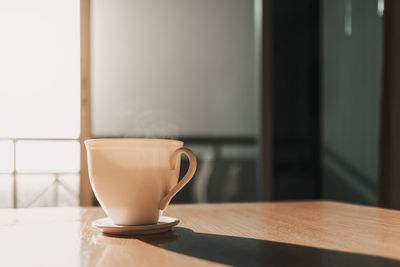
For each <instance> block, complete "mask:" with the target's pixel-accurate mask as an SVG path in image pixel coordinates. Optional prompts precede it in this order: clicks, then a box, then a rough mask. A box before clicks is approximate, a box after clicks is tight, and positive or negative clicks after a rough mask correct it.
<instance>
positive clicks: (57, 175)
mask: <svg viewBox="0 0 400 267" xmlns="http://www.w3.org/2000/svg"><path fill="white" fill-rule="evenodd" d="M0 141H11V142H12V143H13V157H14V158H13V169H12V171H11V172H0V174H6V175H12V177H13V181H12V196H13V201H12V202H13V207H14V208H17V207H18V208H29V207H31V206H32V205H33V204H34V203H35V202H37V201H38V200H39V199H40V198H41V197H42V196H43V195H45V194H46V193H47V192H48V191H49V190H50V189H51V188H53V187H54V189H55V190H54V195H53V202H54V206H56V205H58V203H59V190H58V188H59V187H62V188H63V189H64V190H65V191H66V192H68V193H69V194H70V196H73V197H78V196H77V195H76V193H75V192H74V190H73V189H72V188H71V187H70V186H68V185H67V184H66V183H64V182H63V181H61V180H60V176H61V175H71V174H72V175H79V172H21V171H20V172H18V171H17V150H16V145H17V142H18V141H79V139H72V138H7V137H0ZM18 175H52V176H53V177H54V181H53V182H52V183H51V184H49V185H48V186H47V187H46V188H45V189H43V190H42V191H40V192H39V193H38V194H36V196H34V197H33V198H32V199H31V200H30V201H29V202H28V204H27V205H24V206H23V207H21V206H19V205H18V197H17V196H18V194H17V193H18V184H17V176H18Z"/></svg>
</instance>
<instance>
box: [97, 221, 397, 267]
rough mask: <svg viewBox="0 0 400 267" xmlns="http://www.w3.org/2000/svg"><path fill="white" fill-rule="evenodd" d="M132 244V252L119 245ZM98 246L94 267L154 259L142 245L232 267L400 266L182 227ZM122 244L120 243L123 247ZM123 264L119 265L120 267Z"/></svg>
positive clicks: (103, 240)
mask: <svg viewBox="0 0 400 267" xmlns="http://www.w3.org/2000/svg"><path fill="white" fill-rule="evenodd" d="M120 239H125V240H124V242H127V243H131V242H133V243H135V249H128V248H127V247H125V246H124V245H123V244H121V242H120ZM96 240H97V241H96V243H97V245H101V246H102V252H101V254H102V257H101V258H100V260H99V261H98V262H97V263H96V265H97V266H109V265H108V264H112V263H115V262H118V260H119V259H125V260H126V259H128V260H129V261H138V262H140V261H141V260H143V259H144V260H146V261H147V259H151V257H153V258H154V257H155V254H154V252H155V250H153V251H149V250H148V249H144V248H142V246H145V244H150V245H152V246H154V248H155V249H157V248H156V247H159V248H163V249H166V250H168V251H173V252H176V253H179V254H183V255H187V256H191V257H195V258H199V259H204V260H208V261H212V262H216V263H222V264H227V265H234V266H307V267H308V266H324V267H328V266H363V267H364V266H385V267H391V266H400V261H396V260H392V259H388V258H383V257H377V256H372V255H364V254H357V253H348V252H341V251H334V250H328V249H321V248H314V247H306V246H301V245H293V244H286V243H280V242H274V241H266V240H260V239H253V238H243V237H236V236H227V235H216V234H205V233H196V232H194V231H192V230H190V229H187V228H183V227H174V228H173V231H169V232H166V233H161V234H154V235H147V236H135V237H116V236H112V235H102V234H99V235H98V236H97V237H96ZM124 242H123V243H124ZM123 262H125V263H126V261H121V264H122V263H123Z"/></svg>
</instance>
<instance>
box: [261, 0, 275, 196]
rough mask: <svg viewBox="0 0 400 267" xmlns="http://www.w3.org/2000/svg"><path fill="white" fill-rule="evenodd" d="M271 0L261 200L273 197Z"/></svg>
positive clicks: (267, 4)
mask: <svg viewBox="0 0 400 267" xmlns="http://www.w3.org/2000/svg"><path fill="white" fill-rule="evenodd" d="M271 2H272V1H271V0H263V1H262V74H261V75H262V86H261V91H262V93H261V165H262V166H261V177H262V183H261V186H262V190H261V200H272V198H273V188H272V187H273V178H272V175H273V164H272V149H273V147H272V144H273V142H272V138H273V136H272V135H273V131H272V130H273V129H272V110H273V109H272V75H271V71H272V69H271V62H272V59H271V43H272V31H271V29H272V26H271V23H272V11H271V5H272V3H271Z"/></svg>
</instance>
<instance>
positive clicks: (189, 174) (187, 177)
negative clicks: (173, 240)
mask: <svg viewBox="0 0 400 267" xmlns="http://www.w3.org/2000/svg"><path fill="white" fill-rule="evenodd" d="M181 154H185V155H186V156H187V157H188V159H189V169H188V170H187V172H186V174H185V176H184V177H183V178H182V179H181V180H180V181H179V182H178V183H177V184H176V185H175V186H174V187H173V188H172V189H171V190H170V191H169V192H168V194H167V195H166V196H164V197H163V198H162V199H161V201H160V206H159V209H160V210H164V209H165V208H166V207H167V205H168V204H169V202H170V201H171V199H172V198H173V197H174V196H175V195H176V193H178V192H179V191H180V190H181V189H182V188H183V187H184V186H185V185H186V184H187V183H188V182H189V181H190V179H192V177H193V175H194V173H195V172H196V168H197V159H196V156H195V155H194V154H193V152H192V150H190V149H188V148H186V147H181V148H178V149H177V150H175V151H174V153H172V155H171V160H170V166H171V169H172V170H173V169H174V168H175V166H176V160H177V157H178V156H180V155H181Z"/></svg>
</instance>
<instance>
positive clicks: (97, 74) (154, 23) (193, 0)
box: [91, 0, 260, 137]
mask: <svg viewBox="0 0 400 267" xmlns="http://www.w3.org/2000/svg"><path fill="white" fill-rule="evenodd" d="M91 3H92V10H91V34H92V35H91V42H92V43H91V51H92V55H91V56H92V59H91V60H92V61H91V63H92V133H93V136H95V137H96V136H97V137H98V136H159V137H177V136H202V135H206V136H221V135H225V136H226V135H228V136H256V135H257V131H258V123H259V114H258V101H259V100H258V97H257V95H258V90H259V89H258V84H259V81H258V77H259V74H258V72H259V71H260V70H259V68H258V67H257V66H256V65H257V61H258V60H259V59H258V58H259V57H260V55H256V54H257V53H256V52H255V51H256V50H257V46H258V45H259V44H257V43H256V41H255V40H260V36H256V34H255V16H254V2H253V1H249V0H92V2H91Z"/></svg>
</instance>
